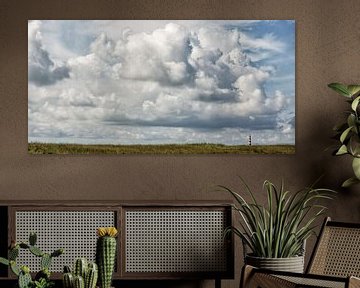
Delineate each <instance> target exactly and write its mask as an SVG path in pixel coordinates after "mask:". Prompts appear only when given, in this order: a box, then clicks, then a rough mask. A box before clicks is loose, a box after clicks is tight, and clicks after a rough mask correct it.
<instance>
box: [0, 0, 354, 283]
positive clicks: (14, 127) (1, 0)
mask: <svg viewBox="0 0 360 288" xmlns="http://www.w3.org/2000/svg"><path fill="white" fill-rule="evenodd" d="M359 15H360V2H359V1H358V0H338V1H335V0H302V1H299V0H263V1H260V0H259V1H243V0H236V1H235V0H217V1H215V0H214V1H209V0H208V1H206V0H200V1H199V0H178V1H175V0H168V1H165V0H143V1H140V0H131V1H129V0H127V1H126V0H117V1H115V0H102V1H100V0H71V1H70V0H62V1H60V0H53V1H50V0H31V1H29V0H23V1H20V0H8V1H7V0H0V49H1V53H0V57H1V58H0V71H1V77H0V101H1V102H0V200H26V199H39V200H52V199H54V200H55V199H65V200H73V199H77V200H82V199H83V200H90V199H105V200H113V199H114V200H115V199H116V200H159V199H160V200H215V199H229V198H228V197H227V195H225V194H221V193H219V192H215V191H213V189H210V188H209V187H210V185H211V184H213V183H215V184H224V185H227V186H232V187H237V186H238V185H239V181H238V179H237V175H241V176H242V177H244V178H245V179H246V180H247V182H248V183H249V185H250V186H252V187H253V188H254V189H255V190H257V196H258V197H261V199H265V198H264V197H265V195H264V193H263V192H262V190H261V185H262V182H263V180H264V179H270V180H272V181H274V182H276V183H279V182H280V181H281V179H284V181H285V183H286V186H287V187H288V188H289V189H297V188H301V187H303V186H305V185H308V184H310V183H311V182H312V181H313V180H315V179H316V178H318V177H319V176H320V175H321V174H323V173H325V176H324V178H323V180H322V181H321V185H322V186H326V187H329V188H334V189H337V190H339V192H340V193H339V195H338V198H337V200H336V201H334V202H333V203H332V204H331V205H332V206H331V207H330V209H329V215H331V216H332V217H333V218H335V219H337V220H343V221H357V222H360V188H359V186H358V187H354V188H352V189H350V190H347V191H345V190H341V189H339V186H340V183H341V181H342V180H344V179H345V178H346V177H347V176H349V175H350V173H351V166H350V162H349V161H348V160H349V159H346V157H342V158H334V157H332V156H331V155H330V154H331V153H330V151H326V150H325V148H326V147H328V146H329V145H331V144H332V143H333V142H332V140H331V139H330V137H331V135H332V130H331V129H332V126H333V125H334V124H335V123H336V122H338V121H339V120H340V119H341V117H342V116H343V110H344V109H345V107H346V106H345V104H344V101H343V99H342V98H341V97H340V96H337V95H336V94H334V93H333V92H332V91H330V90H329V89H328V88H327V87H326V85H327V83H330V82H334V81H338V82H346V83H351V82H357V83H359V82H360V69H359V64H360V48H359V47H360V22H359V21H358V20H357V18H358V16H359ZM28 19H295V20H296V43H297V44H296V149H297V152H296V154H295V155H288V156H276V155H274V156H271V155H270V156H269V155H263V156H261V155H249V156H247V155H234V156H129V155H127V156H115V155H114V156H83V155H81V156H77V155H73V156H54V155H46V156H31V155H28V154H27V38H26V34H27V20H28ZM311 245H312V243H310V245H309V246H310V247H309V248H308V250H311ZM239 250H240V249H239ZM236 256H237V257H238V258H241V256H240V253H239V252H237V253H236ZM236 265H237V266H236V269H237V270H239V269H240V267H241V259H239V260H238V261H237V263H236ZM236 277H237V278H236V280H235V281H225V282H224V286H225V287H237V285H238V280H239V273H237V275H236ZM134 285H135V284H132V287H135V286H136V285H135V286H134ZM179 285H180V286H181V287H193V286H194V285H195V287H205V286H206V287H212V285H213V283H212V282H209V281H206V282H205V283H203V284H201V283H190V282H185V283H180V284H176V285H175V284H174V287H179Z"/></svg>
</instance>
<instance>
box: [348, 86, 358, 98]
mask: <svg viewBox="0 0 360 288" xmlns="http://www.w3.org/2000/svg"><path fill="white" fill-rule="evenodd" d="M347 90H348V91H349V93H350V95H351V96H354V95H356V94H358V93H360V85H348V86H347Z"/></svg>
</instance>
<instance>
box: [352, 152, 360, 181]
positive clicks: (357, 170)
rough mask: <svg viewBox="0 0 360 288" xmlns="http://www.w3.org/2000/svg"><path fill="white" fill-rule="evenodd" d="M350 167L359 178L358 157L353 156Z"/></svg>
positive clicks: (359, 159) (359, 161) (359, 165)
mask: <svg viewBox="0 0 360 288" xmlns="http://www.w3.org/2000/svg"><path fill="white" fill-rule="evenodd" d="M352 168H353V170H354V174H355V176H356V178H357V179H359V180H360V158H357V157H354V159H353V162H352Z"/></svg>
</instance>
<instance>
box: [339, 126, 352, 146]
mask: <svg viewBox="0 0 360 288" xmlns="http://www.w3.org/2000/svg"><path fill="white" fill-rule="evenodd" d="M352 128H353V126H350V127H348V128H347V129H345V131H344V132H343V133H342V134H341V136H340V141H341V143H344V141H345V140H346V138H347V136H348V135H349V132H350V131H351V129H352Z"/></svg>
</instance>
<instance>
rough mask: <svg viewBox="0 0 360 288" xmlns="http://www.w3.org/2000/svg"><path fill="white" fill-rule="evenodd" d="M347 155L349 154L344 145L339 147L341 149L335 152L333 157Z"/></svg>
mask: <svg viewBox="0 0 360 288" xmlns="http://www.w3.org/2000/svg"><path fill="white" fill-rule="evenodd" d="M347 153H349V152H348V149H347V147H346V145H341V147H340V148H339V150H338V151H337V152H336V154H335V155H344V154H347Z"/></svg>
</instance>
